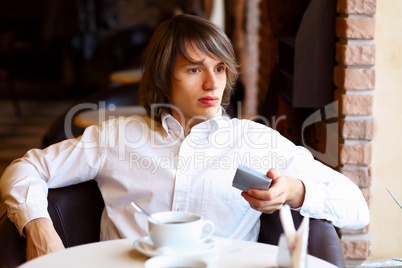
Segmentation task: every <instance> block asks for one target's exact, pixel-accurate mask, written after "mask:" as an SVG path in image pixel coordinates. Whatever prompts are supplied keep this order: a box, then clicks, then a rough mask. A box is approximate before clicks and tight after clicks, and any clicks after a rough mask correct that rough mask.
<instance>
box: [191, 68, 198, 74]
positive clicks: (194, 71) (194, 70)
mask: <svg viewBox="0 0 402 268" xmlns="http://www.w3.org/2000/svg"><path fill="white" fill-rule="evenodd" d="M189 72H190V73H196V72H198V68H192V69H190V70H189Z"/></svg>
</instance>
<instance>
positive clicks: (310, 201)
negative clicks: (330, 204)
mask: <svg viewBox="0 0 402 268" xmlns="http://www.w3.org/2000/svg"><path fill="white" fill-rule="evenodd" d="M303 183H304V187H305V190H306V193H305V196H304V202H303V205H302V206H301V208H300V214H301V215H303V216H309V217H311V218H316V219H321V218H323V215H322V211H323V210H324V202H325V201H324V200H325V198H326V190H325V188H323V187H322V186H321V185H319V184H318V183H314V182H310V181H303Z"/></svg>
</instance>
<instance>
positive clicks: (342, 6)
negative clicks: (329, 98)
mask: <svg viewBox="0 0 402 268" xmlns="http://www.w3.org/2000/svg"><path fill="white" fill-rule="evenodd" d="M337 11H338V13H339V16H338V17H337V19H336V35H337V37H338V38H339V41H338V43H337V45H336V61H337V66H336V67H335V70H334V83H335V85H336V87H337V90H336V92H335V98H336V99H337V100H339V103H340V107H339V114H340V120H339V125H340V130H341V131H340V144H339V162H340V169H339V170H340V172H342V173H343V174H344V175H346V176H347V177H349V178H350V179H351V180H352V181H353V182H355V183H356V184H357V185H358V186H359V187H360V189H361V190H362V192H363V195H364V196H365V198H366V200H367V203H368V204H369V205H370V187H371V179H372V178H371V150H372V149H371V147H372V145H371V140H372V139H373V132H374V124H373V116H372V106H373V97H374V96H373V93H374V89H375V69H374V65H375V46H374V44H373V43H374V42H373V41H374V31H375V18H374V14H375V12H376V0H338V5H337ZM368 229H369V228H368V227H365V228H363V229H361V230H353V231H352V230H345V229H343V230H341V232H342V241H341V242H342V245H343V249H344V254H345V258H346V261H347V262H353V261H358V260H364V259H367V257H368V255H369V239H368Z"/></svg>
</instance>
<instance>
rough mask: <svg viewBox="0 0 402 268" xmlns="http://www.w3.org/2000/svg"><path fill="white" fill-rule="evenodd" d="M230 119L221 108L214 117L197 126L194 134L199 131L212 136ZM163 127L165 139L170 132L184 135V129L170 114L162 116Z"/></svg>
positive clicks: (194, 128)
mask: <svg viewBox="0 0 402 268" xmlns="http://www.w3.org/2000/svg"><path fill="white" fill-rule="evenodd" d="M228 119H229V116H228V115H227V114H226V112H225V110H224V109H223V108H222V107H219V110H218V112H217V113H216V114H215V116H214V117H212V118H210V119H208V120H206V121H204V122H201V123H199V124H197V125H195V126H194V127H193V128H192V132H193V130H197V133H200V132H203V133H204V134H207V135H210V134H212V133H214V132H215V131H216V130H218V129H219V125H220V124H221V123H222V122H223V121H222V120H224V121H226V120H228ZM162 127H163V129H164V130H165V133H164V139H166V138H167V137H168V136H169V132H171V131H173V132H181V133H183V128H182V126H181V125H180V123H179V122H178V121H177V120H176V119H175V118H174V117H173V116H172V115H171V114H169V113H163V114H162ZM165 135H166V136H165Z"/></svg>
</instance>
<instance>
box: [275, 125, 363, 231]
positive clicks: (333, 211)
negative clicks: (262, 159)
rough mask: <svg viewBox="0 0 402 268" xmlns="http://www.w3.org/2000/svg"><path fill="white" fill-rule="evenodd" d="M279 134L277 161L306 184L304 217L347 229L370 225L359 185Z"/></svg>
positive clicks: (287, 171) (285, 173)
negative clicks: (280, 161) (281, 158)
mask: <svg viewBox="0 0 402 268" xmlns="http://www.w3.org/2000/svg"><path fill="white" fill-rule="evenodd" d="M275 133H276V134H274V135H277V139H276V141H277V146H276V148H275V150H277V157H283V158H284V159H285V161H284V163H285V165H284V166H283V167H282V168H281V169H280V171H281V172H282V173H283V174H284V175H286V176H289V177H292V178H296V179H300V180H301V181H302V182H303V183H304V186H305V190H306V193H305V198H304V203H303V205H302V207H301V208H300V210H299V211H300V213H301V214H302V215H303V216H309V217H312V218H317V219H326V220H328V221H331V222H332V224H334V225H335V226H337V227H339V228H346V229H360V228H363V227H364V226H366V225H367V224H368V223H369V221H370V213H369V209H368V205H367V202H366V200H365V198H364V196H363V194H362V192H361V190H360V189H359V187H358V186H357V185H356V184H354V183H353V182H352V181H351V180H350V179H348V178H347V177H345V176H344V175H343V174H341V173H339V172H338V171H336V170H334V169H332V168H330V167H328V166H326V165H324V164H322V163H321V162H319V161H317V160H315V159H314V158H313V156H312V154H311V153H310V152H309V151H308V150H307V149H306V148H304V147H301V146H296V145H294V144H293V143H292V142H290V141H289V140H287V139H286V138H284V137H283V136H281V135H280V134H279V133H278V132H275Z"/></svg>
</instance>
